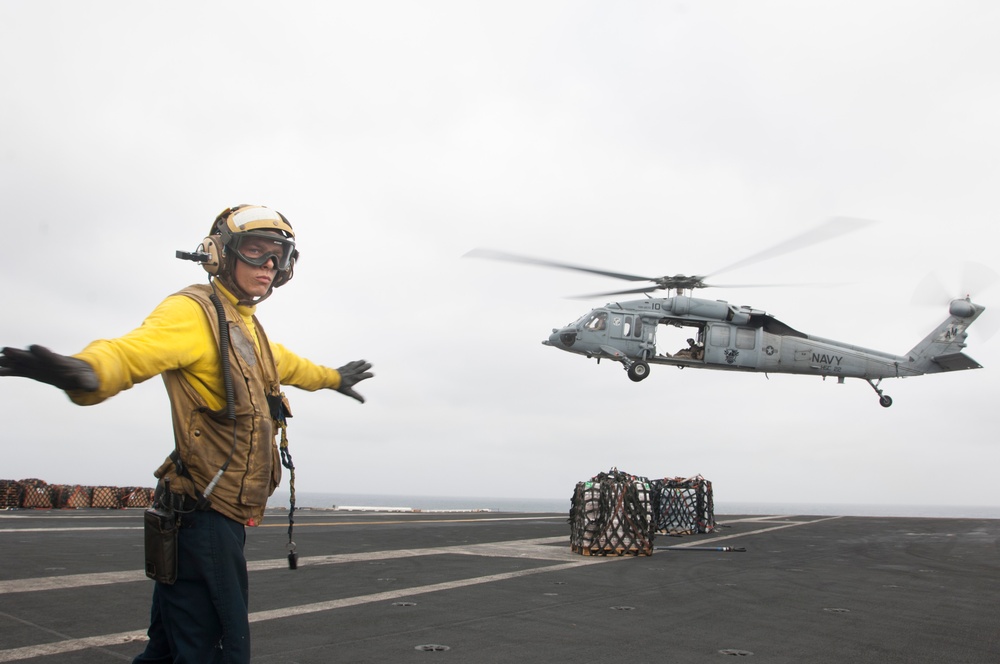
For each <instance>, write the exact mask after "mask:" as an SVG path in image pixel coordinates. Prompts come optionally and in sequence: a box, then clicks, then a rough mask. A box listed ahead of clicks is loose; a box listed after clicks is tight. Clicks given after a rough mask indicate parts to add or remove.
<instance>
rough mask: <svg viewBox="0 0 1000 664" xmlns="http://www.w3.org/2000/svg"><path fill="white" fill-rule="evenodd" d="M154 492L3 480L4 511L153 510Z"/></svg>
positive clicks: (0, 489) (1, 501)
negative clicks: (99, 508) (33, 509)
mask: <svg viewBox="0 0 1000 664" xmlns="http://www.w3.org/2000/svg"><path fill="white" fill-rule="evenodd" d="M152 502H153V490H152V489H150V488H146V487H116V486H82V485H79V484H48V483H47V482H44V481H42V480H38V479H27V480H0V509H20V508H36V509H67V508H70V509H71V508H80V507H103V508H105V509H120V508H124V507H149V506H150V505H151V504H152Z"/></svg>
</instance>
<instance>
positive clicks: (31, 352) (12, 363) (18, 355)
mask: <svg viewBox="0 0 1000 664" xmlns="http://www.w3.org/2000/svg"><path fill="white" fill-rule="evenodd" d="M2 376H23V377H24V378H30V379H32V380H37V381H39V382H41V383H48V384H49V385H55V386H56V387H58V388H59V389H60V390H83V391H84V392H94V391H95V390H97V388H98V387H99V386H100V382H99V381H98V380H97V374H96V373H94V370H93V369H91V368H90V365H89V364H87V363H86V362H84V361H83V360H78V359H77V358H75V357H67V356H66V355H59V354H57V353H53V352H52V351H51V350H49V349H48V348H46V347H45V346H28V350H20V349H19V348H4V349H3V350H2V351H0V377H2Z"/></svg>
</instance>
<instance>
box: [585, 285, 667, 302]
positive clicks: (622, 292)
mask: <svg viewBox="0 0 1000 664" xmlns="http://www.w3.org/2000/svg"><path fill="white" fill-rule="evenodd" d="M658 290H662V289H661V288H660V287H659V286H646V287H644V288H633V289H631V290H618V291H608V292H606V293H590V294H588V295H571V296H570V298H569V299H571V300H590V299H592V298H595V297H606V296H609V295H631V294H633V293H652V292H653V291H658Z"/></svg>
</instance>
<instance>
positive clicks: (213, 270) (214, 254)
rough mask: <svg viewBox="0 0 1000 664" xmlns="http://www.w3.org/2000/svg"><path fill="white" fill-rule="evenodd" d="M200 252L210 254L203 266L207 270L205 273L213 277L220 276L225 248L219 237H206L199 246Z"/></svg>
mask: <svg viewBox="0 0 1000 664" xmlns="http://www.w3.org/2000/svg"><path fill="white" fill-rule="evenodd" d="M198 251H200V252H202V253H205V254H208V260H206V261H205V262H203V263H202V264H201V266H202V267H203V268H205V272H208V273H209V274H211V275H213V276H214V275H217V274H219V272H220V271H221V269H222V259H223V246H222V242H221V241H220V238H219V236H218V235H209V236H208V237H206V238H205V239H204V240H202V241H201V245H199V246H198Z"/></svg>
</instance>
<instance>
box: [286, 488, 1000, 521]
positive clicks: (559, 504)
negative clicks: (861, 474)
mask: <svg viewBox="0 0 1000 664" xmlns="http://www.w3.org/2000/svg"><path fill="white" fill-rule="evenodd" d="M295 504H296V507H297V508H308V507H311V508H331V507H341V508H343V507H347V506H355V507H380V508H403V509H411V510H421V511H435V510H438V511H441V510H456V511H459V510H461V511H471V510H489V511H491V512H522V513H524V512H554V513H565V514H567V515H568V513H569V506H570V499H569V497H568V496H567V497H566V498H565V499H557V498H517V497H513V498H512V497H455V496H416V495H387V494H360V493H312V492H306V491H300V492H297V493H296V496H295ZM268 507H274V508H282V507H284V508H287V507H288V494H287V493H281V492H276V493H275V494H274V495H273V496H272V497H271V500H270V501H268ZM715 514H716V515H728V514H751V515H753V514H787V515H792V514H808V515H817V516H899V517H938V518H946V517H950V518H977V519H1000V506H995V507H990V506H962V505H861V504H851V503H844V504H820V503H791V502H789V503H765V502H729V501H718V500H717V501H716V502H715Z"/></svg>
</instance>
